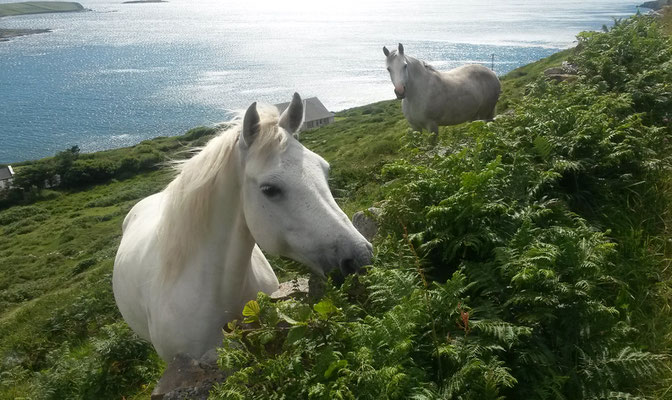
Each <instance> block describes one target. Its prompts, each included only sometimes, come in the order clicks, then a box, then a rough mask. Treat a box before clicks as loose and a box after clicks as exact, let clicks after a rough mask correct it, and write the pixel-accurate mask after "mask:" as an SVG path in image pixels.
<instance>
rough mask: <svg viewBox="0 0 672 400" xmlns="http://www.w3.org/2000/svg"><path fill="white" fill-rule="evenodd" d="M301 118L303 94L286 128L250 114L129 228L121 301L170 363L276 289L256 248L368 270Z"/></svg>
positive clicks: (319, 266)
mask: <svg viewBox="0 0 672 400" xmlns="http://www.w3.org/2000/svg"><path fill="white" fill-rule="evenodd" d="M302 108H303V106H302V102H301V98H300V97H299V96H298V94H295V95H294V98H293V100H292V104H291V105H290V106H289V107H288V109H287V110H286V111H285V113H283V115H282V116H280V117H278V114H277V110H276V109H275V108H272V109H270V108H269V109H263V110H261V113H259V111H258V110H257V107H256V103H255V104H252V105H251V106H250V108H248V110H247V112H246V113H245V116H244V119H243V121H242V123H240V122H238V123H237V124H235V125H234V126H233V127H231V128H229V129H228V130H226V131H224V132H222V133H221V134H220V135H218V136H217V137H215V138H214V139H212V140H211V141H210V142H209V143H208V145H207V146H206V147H205V148H203V149H202V150H201V151H200V152H199V153H198V154H197V155H196V156H194V157H193V158H191V159H190V160H188V161H186V162H185V163H184V164H182V165H181V166H180V174H179V175H178V176H177V178H175V180H174V181H173V182H171V183H170V184H169V185H168V187H167V188H166V189H165V190H164V191H163V192H160V193H157V194H154V195H152V196H149V197H147V198H145V199H143V200H141V201H140V202H139V203H138V204H136V205H135V206H134V207H133V208H132V209H131V211H130V212H129V213H128V215H127V216H126V219H125V220H124V223H123V236H122V239H121V244H120V246H119V250H118V252H117V256H116V259H115V263H114V274H113V280H112V281H113V289H114V297H115V300H116V302H117V305H118V307H119V310H120V311H121V314H122V316H123V317H124V319H125V320H126V322H127V323H128V324H129V325H130V326H131V328H132V329H133V330H134V331H135V332H136V333H137V334H138V335H139V336H141V337H143V338H144V339H147V340H149V341H150V342H151V343H152V344H153V345H154V347H155V348H156V351H157V352H158V353H159V355H160V356H161V357H162V358H163V359H164V360H171V359H172V358H173V356H175V355H176V354H177V353H185V354H189V355H191V356H192V357H195V358H199V357H200V356H201V355H202V354H204V353H205V352H206V351H208V350H210V349H212V348H214V347H216V346H218V345H219V344H221V340H222V327H223V326H224V325H225V324H226V322H228V321H230V320H232V319H234V318H237V317H239V316H240V313H241V311H242V309H243V306H244V305H245V303H246V302H247V301H249V300H251V299H254V298H255V297H256V294H257V292H259V291H263V292H266V293H271V292H273V291H274V290H276V289H277V287H278V280H277V278H276V276H275V274H274V272H273V270H272V269H271V266H270V265H269V263H268V261H267V260H266V258H265V257H264V255H263V254H262V252H261V250H260V248H259V247H258V246H257V243H258V244H259V245H260V246H261V247H262V248H264V249H265V250H266V251H269V252H270V253H273V254H279V255H283V256H288V257H290V258H293V259H295V260H297V261H299V262H302V263H304V264H306V265H308V266H309V267H311V268H312V269H313V270H314V271H315V272H317V273H319V274H324V273H325V272H328V271H329V270H331V269H333V268H335V267H338V268H340V269H341V271H342V272H343V273H345V274H347V273H352V272H355V271H356V270H357V269H358V268H359V267H360V266H362V265H366V264H368V263H369V262H370V259H371V254H372V248H371V244H370V243H368V242H367V241H366V239H364V238H363V237H362V235H361V234H359V232H357V230H356V229H355V228H354V227H353V226H352V223H350V220H349V219H348V217H347V216H346V215H345V214H344V213H343V211H342V210H341V209H340V208H339V207H338V205H337V204H336V202H335V201H334V199H333V197H332V195H331V192H330V190H329V187H328V185H327V173H328V164H327V163H326V162H325V161H324V159H322V158H321V157H320V156H318V155H317V154H315V153H313V152H311V151H310V150H308V149H306V148H305V147H303V145H301V144H300V143H299V142H298V141H297V140H296V139H294V138H293V137H292V136H291V134H292V133H293V132H294V131H296V129H297V128H298V127H299V126H300V125H301V118H302V115H303V110H302Z"/></svg>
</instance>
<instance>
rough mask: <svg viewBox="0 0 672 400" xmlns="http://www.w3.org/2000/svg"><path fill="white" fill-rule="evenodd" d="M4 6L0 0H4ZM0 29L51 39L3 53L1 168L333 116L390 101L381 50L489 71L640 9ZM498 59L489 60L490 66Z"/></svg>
mask: <svg viewBox="0 0 672 400" xmlns="http://www.w3.org/2000/svg"><path fill="white" fill-rule="evenodd" d="M4 2H9V1H8V0H0V3H4ZM81 3H82V5H84V7H86V8H88V9H90V11H86V12H80V13H64V14H38V15H26V16H18V17H8V18H2V19H0V28H48V29H52V30H53V32H51V33H45V34H38V35H31V36H25V37H20V38H14V39H11V40H10V41H8V42H0V163H8V162H17V161H21V160H26V159H33V158H39V157H44V156H48V155H53V154H54V153H55V152H57V151H60V150H63V149H66V148H69V147H70V146H72V145H79V146H80V148H81V149H82V151H87V152H89V151H96V150H102V149H107V148H113V147H121V146H128V145H132V144H135V143H138V142H140V141H141V140H144V139H147V138H152V137H156V136H166V135H177V134H181V133H184V132H185V131H186V130H187V129H189V128H192V127H195V126H198V125H208V124H214V123H217V122H220V121H223V120H226V119H228V118H230V116H231V111H232V110H237V109H242V108H245V107H247V106H248V105H249V104H250V103H252V102H253V101H262V102H268V103H279V102H283V101H289V99H290V98H291V95H292V93H293V92H294V91H298V92H299V93H300V94H301V95H302V96H304V97H310V96H318V97H319V98H320V100H321V101H322V102H323V103H324V104H325V105H326V106H327V108H328V109H330V110H334V111H336V110H341V109H345V108H350V107H354V106H358V105H363V104H367V103H371V102H375V101H380V100H385V99H391V98H393V97H394V94H393V87H392V84H391V83H390V81H389V76H388V74H387V72H386V71H385V65H384V62H385V60H384V56H383V52H382V47H383V46H384V45H386V46H387V47H388V48H390V49H393V48H396V45H397V43H398V42H402V43H403V44H404V48H405V50H406V53H407V54H409V55H412V56H415V57H417V58H420V59H423V60H426V61H428V62H429V63H430V64H432V65H434V66H435V67H437V68H439V69H450V68H453V67H456V66H458V65H461V64H464V63H482V64H484V65H487V66H489V67H491V66H492V67H494V70H495V71H496V72H497V73H498V74H500V75H501V74H505V73H506V72H508V71H510V70H512V69H514V68H516V67H518V66H521V65H524V64H527V63H529V62H532V61H535V60H537V59H540V58H542V57H545V56H548V55H550V54H552V53H553V52H556V51H558V50H559V49H562V48H566V47H569V46H572V45H573V43H575V40H576V39H575V36H576V34H577V33H578V32H580V31H583V30H598V29H600V28H601V27H602V26H603V25H604V24H607V25H609V24H611V23H613V19H614V18H622V17H627V16H629V15H632V14H634V13H635V12H636V5H637V4H638V3H637V1H626V0H580V1H579V0H565V1H561V2H550V1H547V0H529V1H523V0H518V1H506V0H501V1H486V0H475V1H464V0H463V1H457V0H447V1H436V0H432V1H429V0H421V1H412V0H406V1H399V0H379V1H353V0H341V1H337V2H326V1H319V0H310V1H297V0H286V1H277V0H272V1H271V0H260V1H245V2H230V1H223V0H169V1H168V2H164V3H145V4H122V2H121V0H115V1H111V0H82V1H81ZM493 56H494V62H493Z"/></svg>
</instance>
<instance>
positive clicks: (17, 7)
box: [0, 1, 84, 17]
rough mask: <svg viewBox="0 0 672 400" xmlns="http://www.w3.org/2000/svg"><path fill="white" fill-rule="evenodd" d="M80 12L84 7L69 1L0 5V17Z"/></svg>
mask: <svg viewBox="0 0 672 400" xmlns="http://www.w3.org/2000/svg"><path fill="white" fill-rule="evenodd" d="M82 10H84V7H82V5H81V4H79V3H75V2H70V1H24V2H20V3H5V4H0V17H9V16H14V15H25V14H42V13H57V12H73V11H82Z"/></svg>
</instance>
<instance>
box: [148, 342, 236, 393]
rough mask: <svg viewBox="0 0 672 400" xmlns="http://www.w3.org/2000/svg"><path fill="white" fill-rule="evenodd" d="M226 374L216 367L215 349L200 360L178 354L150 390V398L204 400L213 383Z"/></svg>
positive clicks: (220, 380) (223, 377) (221, 379)
mask: <svg viewBox="0 0 672 400" xmlns="http://www.w3.org/2000/svg"><path fill="white" fill-rule="evenodd" d="M226 376H227V374H226V373H225V372H224V371H221V370H219V368H218V367H217V351H216V350H214V349H213V350H211V351H209V352H207V353H206V354H205V355H204V356H203V357H202V358H201V360H200V361H199V360H195V359H193V358H192V357H190V356H188V355H186V354H178V355H176V356H175V358H173V361H171V363H170V364H169V365H168V367H167V368H166V370H165V371H164V372H163V376H161V379H160V380H159V382H158V383H157V384H156V387H155V388H154V391H152V396H151V399H152V400H186V399H189V400H192V399H193V400H201V399H203V400H206V399H207V398H208V394H209V393H210V389H212V386H213V385H214V384H215V383H218V382H222V381H223V380H224V379H225V378H226Z"/></svg>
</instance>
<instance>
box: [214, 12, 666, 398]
mask: <svg viewBox="0 0 672 400" xmlns="http://www.w3.org/2000/svg"><path fill="white" fill-rule="evenodd" d="M579 41H580V45H579V48H578V50H577V51H573V52H572V54H571V57H570V58H571V61H572V62H573V63H574V64H576V65H577V66H578V67H579V69H580V71H581V73H580V77H579V78H578V79H577V81H576V82H573V83H560V84H557V83H552V82H548V81H545V80H544V79H539V78H537V79H535V80H534V81H533V83H532V84H531V85H528V86H527V88H526V90H527V92H528V93H527V95H525V96H524V97H523V98H522V99H518V100H517V101H513V102H512V104H511V106H510V107H511V110H512V111H513V112H512V113H508V114H505V115H501V116H500V117H499V118H498V119H497V120H496V121H495V122H493V123H488V124H486V123H483V122H475V123H471V124H465V125H462V126H458V127H450V128H445V129H442V130H441V140H440V144H439V147H438V148H431V147H428V144H427V143H429V140H428V138H427V137H426V136H424V135H420V134H418V133H409V134H408V135H407V136H406V138H404V140H403V141H402V142H403V143H405V147H404V149H403V150H402V152H401V154H400V158H401V159H400V160H398V161H395V162H392V163H390V164H388V165H386V166H385V167H384V168H383V174H382V176H381V177H380V179H381V180H382V182H383V188H384V189H383V190H382V192H383V195H384V199H385V202H384V205H383V224H382V231H381V232H380V236H379V240H378V242H377V243H376V250H377V252H376V260H375V262H374V265H373V266H372V267H371V268H370V269H369V271H368V273H367V274H366V275H363V276H359V277H357V278H349V279H347V280H346V282H345V284H343V285H342V286H340V287H334V286H332V287H331V288H330V289H329V290H328V292H327V294H326V295H325V296H324V298H323V299H322V300H321V301H320V302H318V303H317V304H314V305H312V306H311V305H308V304H304V303H302V302H297V301H294V300H290V301H285V302H281V303H279V304H274V303H271V302H270V301H269V299H268V298H267V297H266V296H265V295H263V294H260V295H259V297H258V299H257V300H256V301H252V302H250V303H248V306H246V310H245V311H244V312H243V315H244V316H246V319H245V320H244V322H246V323H251V324H252V326H253V328H252V329H249V328H243V327H241V325H239V324H238V323H231V324H229V326H228V334H227V336H226V338H225V341H224V346H223V348H222V350H221V351H220V364H221V366H222V367H223V368H225V369H228V370H231V371H234V372H233V374H232V375H231V376H230V377H229V378H228V379H227V380H226V382H224V383H223V384H221V385H220V386H219V387H218V388H217V389H216V390H215V392H214V397H215V398H220V399H282V398H311V399H334V398H337V399H411V398H412V399H453V398H454V399H500V398H511V399H589V398H590V399H592V398H594V399H606V398H614V399H616V398H619V399H625V398H651V397H669V396H670V385H671V384H672V381H671V379H670V378H671V374H670V369H669V367H670V359H669V357H668V354H667V352H668V349H669V348H670V332H671V330H670V326H671V323H672V315H670V313H669V310H670V308H669V299H670V294H672V292H671V291H670V280H669V273H668V272H666V268H667V266H668V261H667V260H668V257H669V251H670V247H669V246H670V245H669V235H668V231H667V226H668V223H669V211H668V210H669V209H670V200H671V198H670V191H669V182H670V179H669V175H670V172H671V171H670V169H671V167H672V165H671V161H672V158H671V156H672V147H671V145H670V143H669V139H668V138H669V137H670V134H672V124H671V123H670V119H669V117H670V115H669V113H670V112H672V90H670V89H671V87H670V84H671V83H672V68H670V67H672V65H671V64H670V63H671V62H672V45H671V43H670V41H669V40H668V39H667V38H666V37H664V36H662V35H661V32H660V29H659V28H658V26H657V24H655V23H652V22H651V21H650V19H649V18H645V17H637V18H634V19H632V20H628V21H625V22H619V23H617V24H616V26H615V27H614V28H613V30H611V31H610V32H608V33H584V34H582V35H580V37H579ZM428 150H429V151H428Z"/></svg>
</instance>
